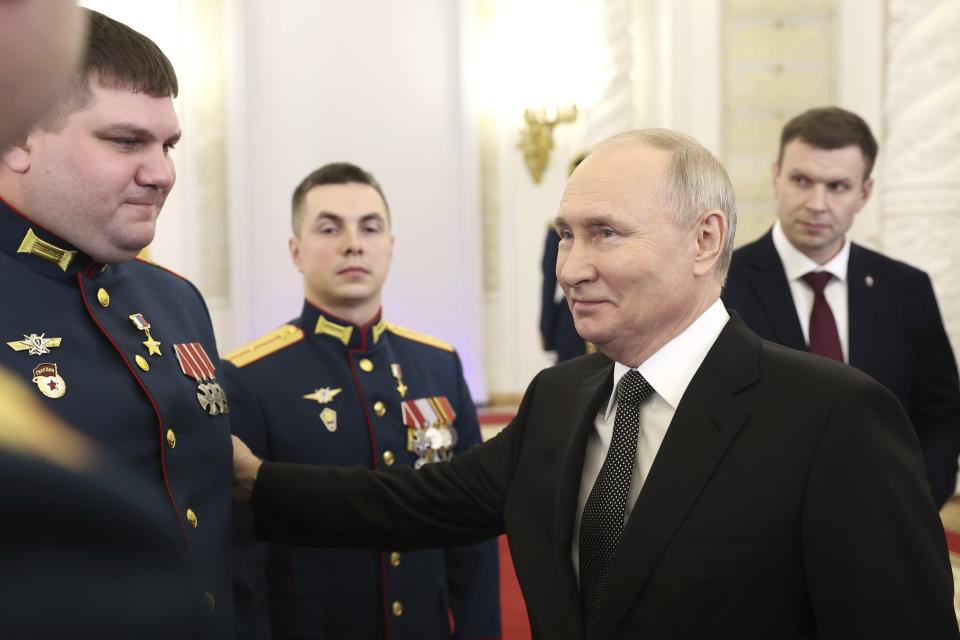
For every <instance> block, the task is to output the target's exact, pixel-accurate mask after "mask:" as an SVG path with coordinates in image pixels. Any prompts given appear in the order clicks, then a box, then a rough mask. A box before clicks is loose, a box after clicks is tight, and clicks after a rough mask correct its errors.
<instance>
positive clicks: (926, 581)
mask: <svg viewBox="0 0 960 640" xmlns="http://www.w3.org/2000/svg"><path fill="white" fill-rule="evenodd" d="M919 453H920V452H919V449H918V446H917V441H916V436H915V435H914V432H913V429H912V427H911V425H910V422H909V420H908V418H907V416H906V415H905V413H904V411H903V409H902V408H901V406H900V404H899V403H898V402H897V400H896V398H895V397H894V396H893V395H892V394H891V393H890V392H889V391H887V390H886V389H884V388H883V387H881V386H880V385H878V384H874V383H872V382H863V383H861V384H860V385H859V386H857V387H855V388H853V389H852V390H851V391H850V392H848V393H847V394H845V396H844V397H843V398H841V400H840V401H839V403H838V406H837V407H836V408H835V410H834V411H833V413H832V415H831V417H830V419H829V421H828V423H827V425H826V428H825V430H824V433H823V435H822V437H821V441H820V443H819V445H818V449H817V453H816V456H815V458H814V461H813V463H812V466H811V470H810V475H809V480H808V485H807V490H806V497H805V503H804V509H803V515H802V518H803V521H802V523H801V536H802V537H801V544H802V552H803V562H804V570H805V574H806V577H807V582H808V592H809V594H810V600H811V604H812V606H813V610H814V615H815V618H816V623H817V632H816V636H817V637H818V638H823V639H831V638H938V639H939V638H944V639H946V638H958V637H960V635H958V630H957V619H956V617H955V615H954V611H953V606H952V595H953V579H952V576H951V571H950V564H949V561H948V559H947V549H946V542H945V539H944V533H943V527H942V525H941V523H940V520H939V518H938V517H937V512H936V509H934V505H933V503H932V501H931V499H930V495H929V492H928V491H927V488H926V482H925V478H924V472H923V465H922V463H921V458H920V455H919Z"/></svg>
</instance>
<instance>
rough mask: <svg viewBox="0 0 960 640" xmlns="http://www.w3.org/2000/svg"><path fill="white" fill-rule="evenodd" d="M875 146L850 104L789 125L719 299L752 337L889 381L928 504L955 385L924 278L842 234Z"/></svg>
mask: <svg viewBox="0 0 960 640" xmlns="http://www.w3.org/2000/svg"><path fill="white" fill-rule="evenodd" d="M876 155H877V143H876V141H875V140H874V138H873V135H872V134H871V132H870V128H869V127H868V126H867V123H866V122H864V121H863V120H862V119H861V118H860V117H859V116H857V115H856V114H853V113H850V112H849V111H845V110H843V109H839V108H837V107H825V108H818V109H811V110H809V111H806V112H804V113H802V114H800V115H799V116H797V117H796V118H794V119H793V120H791V121H790V122H788V123H787V124H786V125H785V126H784V128H783V132H782V134H781V138H780V152H779V155H778V157H777V160H776V162H774V163H773V189H774V194H775V195H776V198H777V209H778V211H777V218H778V219H777V222H776V223H775V224H774V226H773V229H771V231H769V232H768V233H767V234H765V235H764V236H763V237H762V238H760V239H759V240H757V241H756V242H753V243H751V244H748V245H746V246H744V247H741V248H740V249H738V250H737V251H735V252H734V254H733V262H732V266H731V268H730V275H729V277H728V278H727V284H726V288H725V290H724V293H723V300H724V302H725V303H726V304H727V306H728V307H730V308H732V309H735V310H736V311H737V312H739V314H740V316H741V318H742V319H743V321H744V322H745V323H746V324H747V326H748V327H750V328H751V329H752V330H753V331H755V332H756V333H757V335H759V336H760V337H761V338H765V339H767V340H772V341H774V342H778V343H780V344H782V345H786V346H788V347H792V348H794V349H803V350H809V351H811V352H813V353H817V354H820V355H824V356H827V357H832V358H834V359H836V360H839V361H841V362H847V363H849V364H850V365H852V366H854V367H856V368H857V369H860V370H861V371H865V372H866V373H868V374H870V375H871V376H872V377H873V378H874V379H876V380H877V381H879V382H880V383H882V384H883V385H884V386H886V387H887V388H888V389H890V391H892V392H893V394H894V395H895V396H896V397H897V399H898V400H900V403H901V404H902V405H903V407H904V408H905V409H906V410H907V414H908V415H909V416H910V420H911V422H912V423H913V427H914V429H916V432H917V436H918V437H919V440H920V447H921V449H922V450H923V456H924V462H925V467H926V474H927V481H928V482H929V484H930V490H931V493H932V494H933V500H934V503H935V504H936V505H937V507H938V508H939V507H940V506H942V505H943V503H944V502H946V501H947V499H948V498H949V497H950V496H951V495H953V492H954V487H955V485H956V477H957V456H958V455H960V383H958V379H957V365H956V360H955V359H954V356H953V350H952V349H951V348H950V342H949V340H948V339H947V335H946V332H945V331H944V328H943V321H942V320H941V318H940V311H939V309H938V307H937V300H936V297H935V296H934V293H933V287H932V286H931V284H930V278H929V277H928V276H927V274H926V273H924V272H922V271H920V270H919V269H915V268H913V267H911V266H909V265H907V264H904V263H902V262H898V261H896V260H892V259H890V258H888V257H886V256H883V255H881V254H879V253H877V252H875V251H870V250H869V249H866V248H864V247H861V246H859V245H856V244H854V243H852V242H850V241H849V240H848V239H847V236H846V234H847V231H848V230H849V229H850V225H851V224H852V223H853V218H854V216H855V215H856V214H857V212H859V211H860V209H861V208H862V207H863V206H864V205H865V204H866V202H867V200H868V199H869V197H870V193H871V191H872V189H873V179H872V178H870V171H871V169H872V168H873V163H874V160H875V158H876ZM807 274H821V275H807ZM818 277H819V278H822V279H823V281H822V282H821V283H820V284H817V281H816V280H815V278H818ZM818 291H819V293H818Z"/></svg>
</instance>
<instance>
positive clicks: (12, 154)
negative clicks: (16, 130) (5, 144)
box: [3, 135, 31, 173]
mask: <svg viewBox="0 0 960 640" xmlns="http://www.w3.org/2000/svg"><path fill="white" fill-rule="evenodd" d="M30 149H31V140H30V136H29V135H27V136H24V137H22V138H20V139H19V140H17V141H16V142H15V143H14V144H13V145H12V146H10V147H9V148H8V149H7V150H6V151H4V152H3V165H4V166H5V167H6V168H7V169H9V170H10V171H13V172H14V173H26V172H27V171H28V170H29V169H30Z"/></svg>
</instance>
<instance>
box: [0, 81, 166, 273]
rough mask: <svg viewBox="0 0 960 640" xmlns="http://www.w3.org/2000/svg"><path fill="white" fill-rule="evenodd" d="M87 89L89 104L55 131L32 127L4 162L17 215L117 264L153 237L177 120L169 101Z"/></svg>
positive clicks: (164, 195) (96, 258)
mask: <svg viewBox="0 0 960 640" xmlns="http://www.w3.org/2000/svg"><path fill="white" fill-rule="evenodd" d="M92 89H93V99H92V101H91V103H90V104H89V105H87V106H86V107H84V108H82V109H80V110H78V111H75V112H73V113H71V114H70V115H69V116H68V117H67V119H66V121H65V122H64V123H63V124H62V125H61V127H60V128H59V129H58V130H56V131H46V130H43V129H42V128H39V127H37V128H35V129H34V130H33V131H32V132H31V133H30V135H29V136H28V137H27V140H26V143H25V145H24V146H22V147H16V148H12V149H11V150H10V151H8V153H7V154H6V156H5V161H6V164H7V167H8V168H9V169H10V170H12V172H14V173H15V174H19V188H20V194H21V197H20V199H19V201H17V202H15V204H16V205H17V206H18V207H21V208H23V209H24V213H26V214H27V215H28V216H30V218H31V219H33V220H35V221H36V222H37V223H39V224H41V225H43V226H44V227H46V228H48V229H49V230H51V231H53V232H54V233H56V234H57V235H59V236H60V237H62V238H63V239H64V240H67V241H68V242H70V243H72V244H74V245H76V246H77V247H78V248H80V249H81V250H83V251H84V252H86V253H87V254H89V255H90V256H92V257H93V258H94V259H95V260H97V261H100V262H122V261H124V260H129V259H130V258H132V257H134V256H135V255H136V254H137V253H138V252H139V251H140V250H141V249H143V248H144V247H145V246H147V245H148V244H150V242H151V241H152V240H153V236H154V232H155V231H156V222H157V217H158V216H159V215H160V209H161V208H162V207H163V203H164V201H165V200H166V198H167V194H168V193H169V192H170V189H171V188H172V187H173V183H174V180H175V178H176V172H175V170H174V166H173V158H171V157H170V150H171V149H172V148H173V145H174V144H176V142H177V140H179V138H180V125H179V123H178V121H177V116H176V114H175V113H174V111H173V100H172V99H171V98H154V97H151V96H149V95H146V94H144V93H139V92H133V91H128V90H125V89H105V88H102V87H100V86H97V85H96V83H95V82H94V83H93V86H92Z"/></svg>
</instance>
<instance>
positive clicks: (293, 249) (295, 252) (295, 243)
mask: <svg viewBox="0 0 960 640" xmlns="http://www.w3.org/2000/svg"><path fill="white" fill-rule="evenodd" d="M287 247H289V249H290V260H292V261H293V266H294V267H296V268H297V271H299V272H300V273H303V266H302V265H301V264H300V240H299V238H297V237H296V236H291V237H290V239H289V240H288V241H287Z"/></svg>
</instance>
